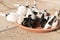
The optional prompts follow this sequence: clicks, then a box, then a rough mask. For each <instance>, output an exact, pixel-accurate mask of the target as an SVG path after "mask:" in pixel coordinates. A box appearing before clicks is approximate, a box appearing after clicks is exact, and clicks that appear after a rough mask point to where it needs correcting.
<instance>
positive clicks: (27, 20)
mask: <svg viewBox="0 0 60 40" xmlns="http://www.w3.org/2000/svg"><path fill="white" fill-rule="evenodd" d="M22 25H24V26H27V27H34V26H35V21H34V20H33V19H32V18H31V15H29V16H28V18H24V21H23V22H22Z"/></svg>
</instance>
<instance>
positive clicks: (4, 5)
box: [0, 0, 60, 40]
mask: <svg viewBox="0 0 60 40" xmlns="http://www.w3.org/2000/svg"><path fill="white" fill-rule="evenodd" d="M36 2H37V4H38V7H39V8H40V9H47V10H48V12H50V13H51V14H52V13H54V12H55V9H60V5H59V4H60V1H59V0H37V1H36ZM14 3H21V4H25V0H3V2H2V1H1V2H0V12H2V13H5V12H7V11H8V12H10V11H11V10H14V9H15V8H16V7H15V6H13V4H14ZM29 3H30V6H31V5H32V0H30V1H29ZM42 4H43V5H42ZM1 19H2V20H1ZM5 26H9V27H12V26H14V27H13V28H10V29H7V30H3V31H0V40H60V30H57V31H53V32H49V33H32V32H27V31H25V30H23V29H21V28H19V27H17V26H16V25H14V24H12V23H10V22H7V21H6V20H5V19H4V18H3V17H1V18H0V27H3V28H4V27H5ZM7 28H8V27H7Z"/></svg>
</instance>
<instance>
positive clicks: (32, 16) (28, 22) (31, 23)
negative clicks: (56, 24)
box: [22, 0, 37, 28]
mask: <svg viewBox="0 0 60 40" xmlns="http://www.w3.org/2000/svg"><path fill="white" fill-rule="evenodd" d="M34 1H35V0H34ZM34 6H36V4H35V2H34ZM34 6H33V8H28V9H27V14H26V18H24V21H23V23H22V25H24V26H27V27H31V28H35V26H36V23H35V20H36V14H37V12H36V11H35V9H36V8H35V7H34ZM33 9H34V10H33Z"/></svg>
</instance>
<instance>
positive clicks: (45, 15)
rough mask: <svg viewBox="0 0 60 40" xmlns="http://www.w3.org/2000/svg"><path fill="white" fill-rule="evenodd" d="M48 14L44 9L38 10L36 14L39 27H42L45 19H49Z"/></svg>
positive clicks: (45, 21)
mask: <svg viewBox="0 0 60 40" xmlns="http://www.w3.org/2000/svg"><path fill="white" fill-rule="evenodd" d="M49 16H50V15H49V14H48V12H47V11H46V10H40V11H39V13H38V14H37V17H38V19H39V22H40V25H41V27H44V26H45V24H46V23H47V21H48V20H49V18H50V17H49Z"/></svg>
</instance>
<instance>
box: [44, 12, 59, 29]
mask: <svg viewBox="0 0 60 40" xmlns="http://www.w3.org/2000/svg"><path fill="white" fill-rule="evenodd" d="M58 14H59V11H56V12H55V15H53V16H51V17H50V19H49V20H48V22H47V23H46V25H45V27H44V29H48V28H56V26H57V24H58V18H57V16H58Z"/></svg>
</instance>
